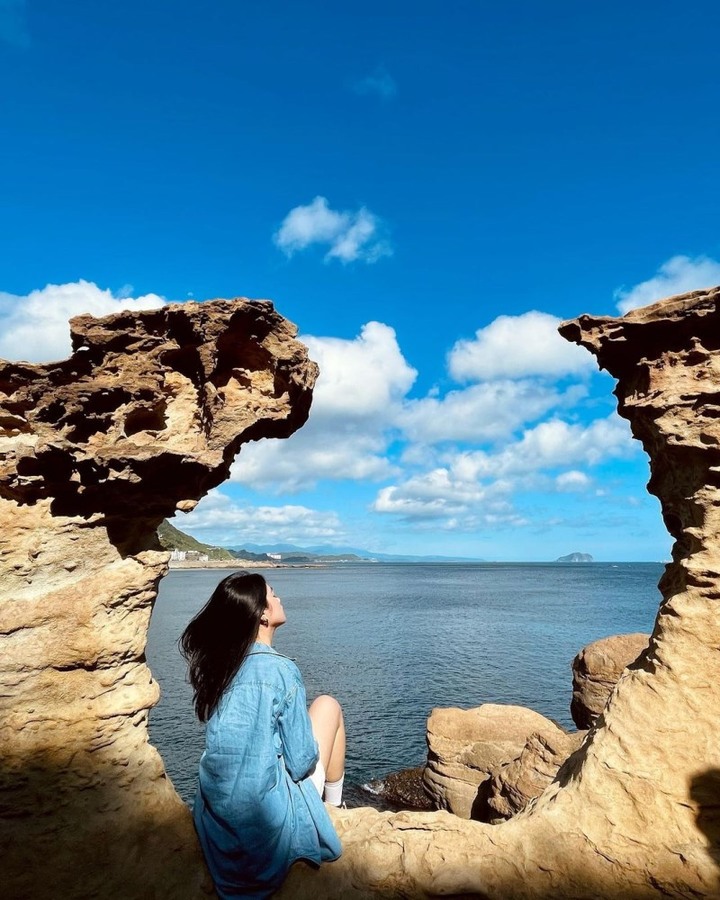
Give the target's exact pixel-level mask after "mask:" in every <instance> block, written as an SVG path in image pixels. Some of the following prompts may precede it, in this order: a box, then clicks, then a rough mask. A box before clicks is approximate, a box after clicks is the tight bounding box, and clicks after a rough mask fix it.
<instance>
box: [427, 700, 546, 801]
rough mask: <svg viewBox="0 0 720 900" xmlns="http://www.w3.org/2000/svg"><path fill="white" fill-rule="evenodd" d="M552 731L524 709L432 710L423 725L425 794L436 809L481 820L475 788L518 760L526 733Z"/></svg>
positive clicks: (495, 706) (492, 706)
mask: <svg viewBox="0 0 720 900" xmlns="http://www.w3.org/2000/svg"><path fill="white" fill-rule="evenodd" d="M558 731H561V729H560V728H559V727H558V726H557V725H556V724H555V723H554V722H552V721H551V720H550V719H546V718H545V716H542V715H540V713H537V712H534V711H533V710H532V709H527V708H526V707H524V706H503V705H499V704H494V703H486V704H484V705H483V706H479V707H477V708H475V709H456V708H452V707H451V708H439V709H434V710H433V711H432V712H431V713H430V717H429V718H428V722H427V743H428V757H427V765H426V766H425V772H424V773H423V784H424V786H425V790H426V791H427V793H428V795H429V797H430V798H431V800H432V801H433V804H434V805H435V808H436V809H446V810H448V811H449V812H452V813H454V814H455V815H456V816H461V817H462V818H464V819H471V818H472V819H479V818H482V817H483V810H484V804H483V798H482V796H480V797H479V796H478V792H479V788H480V785H481V784H483V782H485V781H487V779H488V778H490V775H491V774H492V773H493V772H495V771H496V770H497V769H498V768H500V766H502V765H504V764H505V763H508V762H510V761H511V760H513V759H515V758H516V757H517V756H519V755H520V753H521V751H522V749H523V747H524V746H525V744H526V742H527V740H528V738H529V736H530V735H531V734H533V733H535V732H538V733H541V734H546V733H547V734H548V735H554V734H555V733H556V732H558Z"/></svg>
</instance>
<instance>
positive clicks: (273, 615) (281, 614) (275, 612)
mask: <svg viewBox="0 0 720 900" xmlns="http://www.w3.org/2000/svg"><path fill="white" fill-rule="evenodd" d="M266 614H267V620H268V625H270V626H274V627H275V628H279V627H280V625H284V624H285V622H287V616H286V615H285V610H284V609H283V605H282V600H281V599H280V598H279V597H276V596H275V591H274V590H273V589H272V588H271V587H270V585H268V586H267V610H266Z"/></svg>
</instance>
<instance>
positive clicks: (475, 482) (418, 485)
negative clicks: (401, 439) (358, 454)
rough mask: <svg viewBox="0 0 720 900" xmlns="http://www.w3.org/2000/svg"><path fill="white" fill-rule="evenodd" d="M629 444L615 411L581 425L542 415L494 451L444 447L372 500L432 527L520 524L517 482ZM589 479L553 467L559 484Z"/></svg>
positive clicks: (598, 458) (569, 486)
mask: <svg viewBox="0 0 720 900" xmlns="http://www.w3.org/2000/svg"><path fill="white" fill-rule="evenodd" d="M632 452H633V448H632V444H631V437H630V432H629V428H628V426H627V423H625V422H624V421H623V420H621V419H620V418H619V417H618V416H615V415H613V416H610V417H608V418H607V419H598V420H596V421H594V422H591V423H590V424H589V425H587V426H584V425H578V424H570V423H567V422H564V421H562V420H559V419H553V420H551V421H549V422H542V423H540V424H539V425H537V426H536V427H535V428H532V429H528V430H526V431H525V432H524V434H523V435H522V437H521V438H520V439H519V440H517V441H514V442H512V443H510V444H508V445H507V446H506V447H503V448H502V449H501V450H499V451H498V452H496V453H489V452H486V451H483V450H477V451H464V452H459V451H451V452H449V453H447V454H445V458H444V461H443V465H441V466H437V467H435V468H433V469H432V470H430V471H428V472H424V473H419V474H416V475H413V476H411V477H409V478H407V479H406V480H404V481H403V482H401V483H399V484H395V485H391V486H388V487H384V488H382V489H381V490H380V491H379V492H378V494H377V496H376V499H375V501H374V503H373V505H372V509H373V510H374V511H375V512H378V513H390V514H394V515H397V516H399V517H401V518H402V519H403V520H405V521H418V522H424V521H427V520H434V521H436V522H437V523H438V527H442V528H448V529H450V530H460V529H462V530H465V531H472V530H473V529H475V528H478V527H481V526H482V525H492V524H495V525H511V524H512V525H521V524H525V519H524V518H523V517H522V516H521V515H520V514H519V513H518V512H517V511H516V510H515V509H514V506H513V502H512V498H513V495H514V494H516V493H517V492H518V491H519V490H523V489H532V488H538V487H543V486H544V485H546V484H547V481H548V479H547V475H546V474H545V473H546V472H548V471H552V470H553V469H557V468H559V467H566V466H568V465H578V464H580V465H582V464H585V465H588V466H593V465H597V464H599V463H601V462H603V461H605V460H607V459H609V458H612V457H618V456H628V455H630V454H631V453H632ZM590 484H591V479H590V478H589V476H587V475H586V474H585V473H584V472H581V471H579V470H577V469H575V470H570V471H565V472H561V473H559V474H558V475H557V476H556V477H555V479H554V486H555V488H556V490H559V491H579V490H585V489H586V488H587V487H589V486H590Z"/></svg>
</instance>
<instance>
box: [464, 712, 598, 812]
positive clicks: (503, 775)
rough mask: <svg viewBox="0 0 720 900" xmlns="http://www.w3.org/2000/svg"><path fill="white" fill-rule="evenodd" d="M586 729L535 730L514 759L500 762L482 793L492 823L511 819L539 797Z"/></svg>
mask: <svg viewBox="0 0 720 900" xmlns="http://www.w3.org/2000/svg"><path fill="white" fill-rule="evenodd" d="M586 734H587V732H585V731H575V732H572V733H568V732H566V731H563V729H562V728H557V729H556V730H555V731H554V732H552V731H551V730H550V729H546V731H545V732H535V733H534V734H531V735H530V737H529V738H528V739H527V741H526V742H525V746H524V747H523V748H522V750H521V751H520V755H519V756H518V757H517V759H513V760H512V761H511V762H509V763H506V764H505V765H504V766H501V767H500V768H499V769H497V770H496V771H495V772H493V773H492V775H491V776H490V778H489V780H488V782H487V784H486V788H485V791H484V792H483V794H484V799H485V805H486V808H487V816H486V817H485V816H483V818H482V821H489V822H492V823H497V822H502V821H504V820H505V819H511V818H512V817H513V816H515V815H517V814H518V813H519V812H521V811H522V810H523V809H525V807H526V806H527V805H528V803H529V802H530V801H531V800H534V799H535V798H536V797H539V796H540V794H542V792H543V791H544V790H545V788H546V787H547V786H548V785H549V784H550V783H551V782H552V781H553V779H554V778H555V777H556V775H557V773H558V770H559V769H560V766H562V765H563V763H564V762H565V761H566V760H567V758H568V757H569V756H570V754H571V753H574V752H575V751H576V750H577V749H578V747H579V746H580V745H581V744H582V742H583V740H584V739H585V736H586Z"/></svg>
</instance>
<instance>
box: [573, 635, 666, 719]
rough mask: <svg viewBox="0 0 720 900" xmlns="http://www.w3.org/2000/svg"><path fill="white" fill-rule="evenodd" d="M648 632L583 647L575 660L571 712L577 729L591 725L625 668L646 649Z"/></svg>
mask: <svg viewBox="0 0 720 900" xmlns="http://www.w3.org/2000/svg"><path fill="white" fill-rule="evenodd" d="M649 640H650V635H649V634H637V633H636V634H616V635H613V636H612V637H606V638H601V639H600V640H599V641H594V642H593V643H592V644H588V645H587V647H584V648H583V649H582V650H581V651H580V652H579V653H578V655H577V656H576V657H575V659H574V660H573V661H572V673H573V693H572V703H571V705H570V714H571V715H572V717H573V722H575V724H576V725H577V727H578V728H581V729H584V728H590V726H591V725H592V724H593V723H594V722H595V719H596V718H597V717H598V716H599V715H600V713H601V712H602V711H603V710H604V709H605V705H606V703H607V701H608V697H609V696H610V694H611V693H612V691H613V688H614V687H615V685H616V684H617V682H618V681H619V679H620V676H621V675H622V673H623V672H624V671H625V669H626V668H627V667H628V666H629V665H630V664H631V663H634V662H635V660H636V659H637V658H638V656H639V655H640V654H641V653H642V652H643V650H646V649H647V646H648V641H649Z"/></svg>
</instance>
